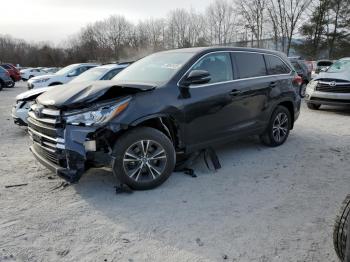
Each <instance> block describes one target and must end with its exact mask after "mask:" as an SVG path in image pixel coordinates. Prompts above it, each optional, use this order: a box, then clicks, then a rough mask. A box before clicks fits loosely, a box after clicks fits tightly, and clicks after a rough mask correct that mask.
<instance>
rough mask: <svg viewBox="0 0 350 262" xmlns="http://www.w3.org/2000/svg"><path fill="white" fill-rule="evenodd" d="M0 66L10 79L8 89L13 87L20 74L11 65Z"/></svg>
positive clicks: (19, 78)
mask: <svg viewBox="0 0 350 262" xmlns="http://www.w3.org/2000/svg"><path fill="white" fill-rule="evenodd" d="M0 66H1V67H3V68H5V69H6V70H7V71H8V72H9V73H10V77H11V79H12V84H10V85H9V86H8V87H14V86H15V82H17V81H20V80H21V73H20V72H19V70H18V69H17V68H16V67H15V66H14V65H12V64H1V65H0Z"/></svg>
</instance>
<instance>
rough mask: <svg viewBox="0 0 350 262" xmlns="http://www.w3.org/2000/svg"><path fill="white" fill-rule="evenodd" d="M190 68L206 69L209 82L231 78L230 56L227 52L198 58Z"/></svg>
mask: <svg viewBox="0 0 350 262" xmlns="http://www.w3.org/2000/svg"><path fill="white" fill-rule="evenodd" d="M192 70H205V71H208V72H209V74H210V76H211V80H210V82H209V83H217V82H224V81H230V80H232V79H233V74H232V63H231V57H230V55H229V54H228V53H216V54H210V55H207V56H205V57H203V58H202V59H201V60H199V61H198V62H197V63H196V64H195V65H194V66H193V68H192Z"/></svg>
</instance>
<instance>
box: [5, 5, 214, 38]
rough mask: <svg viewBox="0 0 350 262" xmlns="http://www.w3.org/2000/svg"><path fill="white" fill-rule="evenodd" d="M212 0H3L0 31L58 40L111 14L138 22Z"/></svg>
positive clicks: (16, 35) (26, 36) (15, 35)
mask: <svg viewBox="0 0 350 262" xmlns="http://www.w3.org/2000/svg"><path fill="white" fill-rule="evenodd" d="M211 2H212V0H171V1H169V0H13V1H12V0H4V1H1V3H0V7H1V15H0V34H10V35H12V36H13V37H16V38H23V39H25V40H28V41H50V42H52V43H54V44H59V43H61V42H62V41H63V40H65V39H66V38H67V37H68V36H69V35H72V34H74V33H76V32H78V31H79V29H80V28H81V27H82V26H84V25H86V24H89V23H92V22H95V21H97V20H103V19H105V18H107V17H108V16H110V15H112V14H119V15H124V16H125V17H126V18H127V19H128V20H130V21H132V22H135V23H136V22H137V21H139V20H142V19H145V18H150V17H156V18H159V17H165V16H166V14H167V13H168V12H169V11H170V10H172V9H175V8H186V9H190V8H193V9H194V10H196V11H203V10H204V9H205V8H206V7H207V6H208V5H209V4H210V3H211Z"/></svg>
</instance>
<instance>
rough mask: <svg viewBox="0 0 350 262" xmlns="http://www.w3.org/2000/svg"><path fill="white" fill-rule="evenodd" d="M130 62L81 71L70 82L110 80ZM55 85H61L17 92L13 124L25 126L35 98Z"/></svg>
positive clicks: (13, 109)
mask: <svg viewBox="0 0 350 262" xmlns="http://www.w3.org/2000/svg"><path fill="white" fill-rule="evenodd" d="M130 64H131V62H127V63H120V64H109V65H102V66H98V67H95V68H92V69H90V70H88V71H86V72H84V73H82V74H81V75H79V76H78V77H76V78H75V79H73V80H72V81H71V82H70V83H82V82H90V81H96V80H110V79H112V78H113V77H114V76H115V75H117V74H118V73H119V72H120V71H122V70H123V69H124V68H126V67H127V66H128V65H130ZM55 87H56V88H60V87H61V86H60V85H58V86H49V87H41V88H35V89H32V90H29V91H26V92H24V93H21V94H19V95H18V96H17V97H16V103H15V105H14V106H13V107H12V118H13V121H14V122H15V124H17V125H19V126H27V124H28V122H27V118H28V111H29V108H30V106H31V105H32V104H33V103H34V101H35V99H36V98H37V97H38V96H39V95H41V94H42V93H44V92H46V91H47V90H49V89H51V88H55Z"/></svg>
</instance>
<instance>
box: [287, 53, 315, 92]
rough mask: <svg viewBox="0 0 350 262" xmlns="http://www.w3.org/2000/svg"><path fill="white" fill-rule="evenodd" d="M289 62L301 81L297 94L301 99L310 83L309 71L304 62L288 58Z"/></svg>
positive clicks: (299, 59)
mask: <svg viewBox="0 0 350 262" xmlns="http://www.w3.org/2000/svg"><path fill="white" fill-rule="evenodd" d="M289 60H290V62H291V64H292V65H293V66H294V68H295V70H296V71H297V73H298V75H299V76H300V77H301V79H302V84H301V85H300V89H299V90H300V91H299V94H300V96H301V97H305V92H306V86H307V84H308V83H309V82H310V81H311V70H310V69H309V67H308V65H307V64H306V62H305V60H303V59H301V58H294V57H290V58H289Z"/></svg>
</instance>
